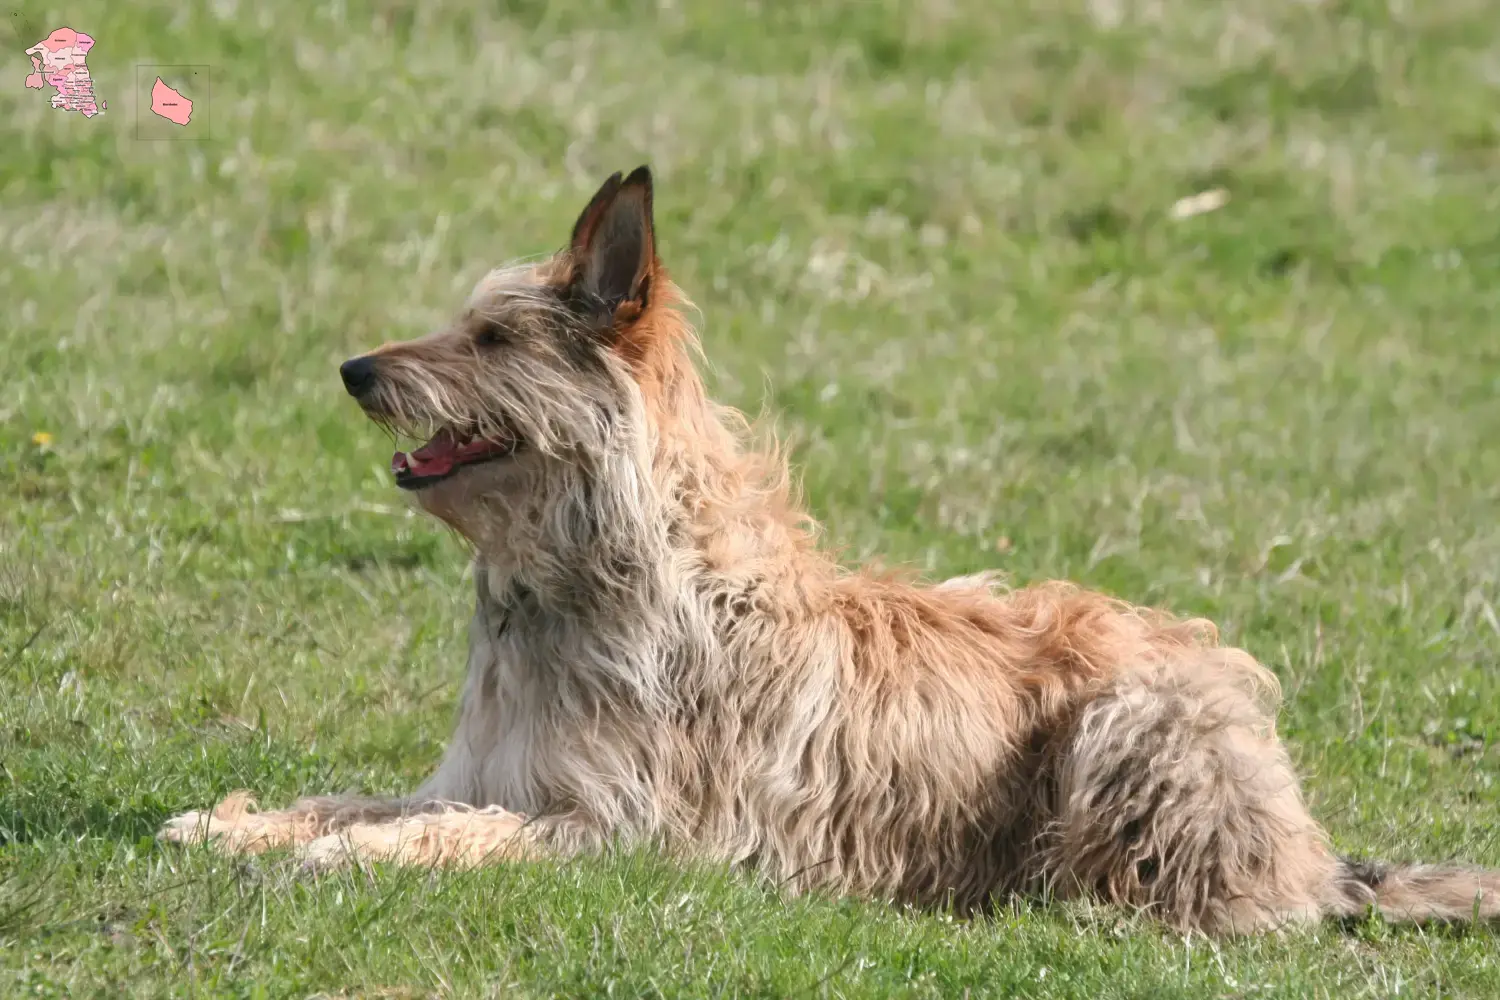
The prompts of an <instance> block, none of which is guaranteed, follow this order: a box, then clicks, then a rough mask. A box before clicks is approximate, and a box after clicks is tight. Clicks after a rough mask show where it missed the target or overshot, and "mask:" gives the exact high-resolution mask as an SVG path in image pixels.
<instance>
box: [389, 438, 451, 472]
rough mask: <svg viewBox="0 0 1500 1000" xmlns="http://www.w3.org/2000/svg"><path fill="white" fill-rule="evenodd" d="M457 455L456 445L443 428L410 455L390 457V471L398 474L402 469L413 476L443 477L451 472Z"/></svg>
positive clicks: (397, 453) (399, 453)
mask: <svg viewBox="0 0 1500 1000" xmlns="http://www.w3.org/2000/svg"><path fill="white" fill-rule="evenodd" d="M457 455H458V445H457V444H456V443H455V442H454V440H453V435H452V434H451V433H449V431H448V429H447V428H446V427H445V428H443V429H442V430H440V431H438V432H437V433H436V434H434V435H433V436H432V440H431V441H428V442H427V443H426V444H424V445H423V446H422V447H420V448H418V449H417V450H416V451H413V452H412V453H411V454H410V455H407V454H405V453H404V452H399V451H398V452H396V454H394V455H392V456H391V471H392V472H400V471H401V470H402V469H403V468H404V469H406V470H407V471H408V472H410V473H411V474H412V475H414V476H443V475H447V474H448V473H449V472H451V471H452V469H453V462H454V459H455V458H456V457H457Z"/></svg>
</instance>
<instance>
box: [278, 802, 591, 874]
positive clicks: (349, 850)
mask: <svg viewBox="0 0 1500 1000" xmlns="http://www.w3.org/2000/svg"><path fill="white" fill-rule="evenodd" d="M572 825H573V823H572V822H571V821H570V820H568V819H565V818H561V817H543V818H540V819H537V820H528V819H527V817H525V816H523V815H521V814H520V813H513V812H508V811H507V810H505V809H501V808H500V807H499V806H489V807H486V808H483V809H474V808H470V807H466V806H458V805H454V806H450V807H446V808H440V809H437V810H436V811H433V812H426V813H420V814H415V815H409V816H403V817H401V818H399V819H394V820H389V821H387V822H383V823H356V824H354V825H352V826H349V827H346V828H345V829H343V830H340V831H339V832H337V833H332V834H329V835H328V836H326V837H320V838H319V839H317V840H314V841H312V842H311V843H309V844H307V845H306V846H305V847H303V848H302V849H301V851H300V852H299V854H300V856H301V857H302V859H303V861H304V863H305V864H306V865H307V866H308V867H310V868H315V869H326V868H332V867H337V866H340V865H344V864H348V863H350V862H353V861H389V862H393V863H395V864H398V865H414V866H420V867H426V868H436V867H453V868H473V867H476V866H478V865H483V864H492V863H494V862H498V861H513V860H533V859H537V858H542V857H549V856H552V857H556V856H559V855H565V854H570V853H573V852H574V851H575V850H577V849H578V847H579V843H578V838H577V837H576V836H575V835H570V834H569V833H568V832H567V831H568V828H569V827H571V826H572Z"/></svg>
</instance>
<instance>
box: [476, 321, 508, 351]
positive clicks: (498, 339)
mask: <svg viewBox="0 0 1500 1000" xmlns="http://www.w3.org/2000/svg"><path fill="white" fill-rule="evenodd" d="M474 343H476V344H478V345H479V346H480V347H498V346H500V345H501V344H503V343H505V328H504V327H502V326H501V325H500V324H499V323H485V324H484V325H483V326H481V327H480V328H479V329H478V330H476V331H474Z"/></svg>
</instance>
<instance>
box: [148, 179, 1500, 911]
mask: <svg viewBox="0 0 1500 1000" xmlns="http://www.w3.org/2000/svg"><path fill="white" fill-rule="evenodd" d="M680 304H681V299H680V295H679V293H678V291H677V290H676V288H675V287H674V286H673V285H672V284H671V282H670V280H669V279H668V277H667V275H666V273H665V271H664V270H663V268H662V266H661V264H660V262H659V260H658V259H657V256H656V252H655V240H654V233H653V231H652V224H651V188H650V177H649V174H647V173H646V172H645V171H644V170H641V171H637V172H636V173H634V174H632V175H631V177H630V178H627V179H625V180H624V181H623V182H622V181H621V179H620V177H619V175H616V176H615V177H613V178H611V179H610V182H609V183H607V184H606V185H605V187H604V189H602V190H601V192H600V194H599V195H598V196H596V198H595V199H594V201H593V202H592V203H591V204H590V206H589V208H588V209H587V210H585V212H584V215H583V216H582V217H581V218H580V220H579V224H578V226H577V227H576V228H575V232H574V237H573V241H572V244H571V245H570V247H569V248H568V249H567V250H565V251H564V252H562V253H560V254H559V255H558V256H557V257H556V258H554V259H551V260H548V261H546V262H544V263H542V264H539V265H534V266H530V265H529V266H523V267H517V268H511V269H506V270H501V271H496V272H494V273H492V274H491V275H489V276H488V277H487V278H486V279H485V280H484V281H482V282H481V283H480V285H479V287H478V288H477V289H476V290H475V293H474V295H473V298H472V300H471V302H470V303H469V307H468V308H467V309H466V310H465V311H464V312H463V314H462V315H461V316H460V317H459V319H458V320H457V321H456V322H455V323H454V324H453V325H452V326H451V327H450V328H449V329H446V330H443V331H440V332H438V333H435V334H432V335H430V336H428V337H425V338H422V339H419V340H416V341H412V342H409V343H403V344H394V345H388V346H386V347H383V348H380V349H379V350H378V351H376V352H374V353H373V354H372V355H371V356H370V357H371V358H372V359H373V361H374V363H375V365H376V368H377V370H378V373H379V375H378V380H377V382H376V383H375V384H374V386H373V387H371V388H369V389H368V391H366V392H364V393H363V394H361V395H360V402H361V404H362V405H363V406H364V408H365V409H366V411H367V412H368V413H369V414H370V415H371V416H372V417H374V418H375V419H376V420H378V421H381V422H382V423H385V424H387V425H390V426H392V427H394V428H396V429H398V430H402V431H406V432H418V431H421V432H426V431H431V430H433V429H435V428H438V427H449V428H456V429H462V430H463V431H464V433H465V434H466V435H477V436H481V437H486V438H493V437H496V436H502V437H503V436H507V435H508V436H512V437H514V438H516V439H518V440H519V441H521V442H522V447H521V449H520V450H519V451H517V452H516V453H515V454H514V455H513V456H511V457H509V458H505V459H501V460H498V461H493V462H489V463H486V464H481V465H474V466H469V467H467V468H464V469H463V470H461V471H460V472H459V473H457V474H456V475H454V476H452V477H450V478H448V479H445V480H443V481H441V482H437V483H435V484H433V485H431V486H428V487H427V488H426V489H424V490H422V491H420V492H419V493H417V494H416V496H417V501H418V503H419V504H420V505H421V506H422V507H423V508H424V509H425V510H427V511H428V512H430V513H432V514H433V515H435V516H437V517H439V518H440V519H442V520H443V521H445V522H446V523H448V524H449V525H451V526H452V527H453V528H455V529H456V530H457V531H458V532H459V533H461V534H462V535H463V536H464V537H465V538H466V539H468V540H469V542H470V543H472V546H473V549H474V553H475V556H474V571H475V572H474V575H475V580H476V585H477V588H476V589H477V606H476V609H475V614H474V619H473V622H472V625H471V628H470V637H469V662H468V678H467V682H466V685H465V688H464V691H463V695H462V702H461V708H460V711H459V721H458V727H457V732H456V733H455V734H454V737H453V740H452V743H451V744H450V746H449V747H448V750H447V754H446V756H445V757H444V758H443V761H442V763H441V765H440V766H439V767H438V769H437V771H436V773H435V774H433V775H432V777H431V778H429V779H428V780H427V781H426V782H425V783H424V784H423V785H422V786H421V787H420V788H419V789H418V790H417V791H416V792H415V793H414V794H413V795H412V796H411V797H409V798H408V799H405V800H400V801H392V802H382V801H364V800H348V799H309V800H304V801H303V802H300V803H298V804H296V805H294V806H293V807H292V808H291V809H289V810H286V811H284V812H277V813H265V814H260V813H255V812H252V811H250V810H249V809H248V804H247V802H245V801H244V800H243V799H235V800H233V801H231V802H228V803H226V804H225V805H222V806H221V807H220V809H219V810H218V811H217V812H216V813H215V814H211V815H207V816H205V815H201V814H198V813H189V814H187V815H186V816H183V817H179V818H178V819H176V820H173V821H172V822H171V823H169V824H168V827H167V828H166V830H165V831H164V836H167V837H169V838H171V839H177V840H195V839H202V838H207V839H209V840H212V841H214V842H216V843H218V844H219V845H220V846H222V847H224V848H225V849H229V850H237V851H253V850H261V849H265V848H267V847H274V846H283V845H301V848H302V850H303V851H304V853H305V854H306V856H307V857H308V858H309V860H310V861H312V862H314V863H318V864H329V863H337V862H339V861H341V860H346V859H347V858H349V857H351V856H364V857H372V858H392V859H396V860H401V861H407V862H416V863H439V862H453V863H477V862H479V861H481V860H484V859H486V858H495V857H515V856H541V855H560V854H569V853H573V852H578V851H585V850H597V849H599V848H602V847H604V846H605V845H608V844H616V843H625V844H634V843H648V844H655V845H659V846H661V847H663V848H665V849H668V850H674V851H680V852H684V853H687V854H690V855H694V856H698V857H701V858H707V859H715V860H720V861H727V862H731V863H734V864H737V865H742V866H744V867H746V868H750V869H753V870H755V871H758V872H761V873H764V874H765V875H767V876H769V877H770V878H771V879H773V880H774V881H776V882H777V883H780V884H783V885H787V886H790V887H793V888H809V887H823V888H826V889H831V890H834V891H838V892H845V893H857V894H862V895H868V896H875V897H881V898H891V899H898V900H906V901H911V902H914V903H919V904H926V905H948V904H951V905H953V906H955V907H957V908H958V909H959V910H961V911H969V910H973V909H975V908H978V907H982V906H984V905H986V904H987V903H989V902H990V901H992V900H995V899H997V898H1003V897H1004V896H1005V895H1006V894H1010V893H1042V892H1046V893H1051V894H1053V895H1055V896H1058V897H1064V898H1067V897H1077V896H1085V895H1086V896H1091V897H1096V898H1100V899H1104V900H1110V901H1115V902H1118V903H1120V904H1124V905H1127V906H1130V907H1136V908H1141V909H1144V910H1147V911H1149V912H1150V913H1152V914H1154V915H1156V916H1157V917H1159V918H1160V919H1162V920H1163V921H1166V922H1167V923H1169V924H1171V925H1173V926H1175V927H1178V928H1183V929H1201V930H1204V931H1208V932H1233V931H1252V930H1258V929H1264V928H1268V927H1272V926H1276V925H1278V924H1280V923H1282V922H1285V921H1300V920H1310V919H1314V918H1318V917H1322V916H1327V915H1353V914H1358V913H1361V912H1363V911H1364V910H1365V909H1366V908H1367V907H1370V906H1375V907H1378V908H1379V909H1380V910H1382V911H1384V912H1385V913H1386V914H1388V915H1390V916H1392V917H1414V918H1430V917H1445V918H1465V917H1470V916H1475V915H1481V916H1486V917H1491V916H1494V915H1496V914H1497V913H1500V877H1497V876H1496V874H1494V873H1491V872H1488V871H1479V870H1467V869H1461V868H1456V867H1454V868H1423V867H1407V868H1396V869H1391V870H1384V869H1380V868H1377V867H1375V866H1371V865H1363V864H1357V863H1354V862H1349V861H1345V860H1342V859H1340V858H1338V857H1336V856H1335V855H1333V854H1332V853H1331V852H1330V851H1329V849H1328V846H1327V842H1326V838H1325V836H1324V833H1323V831H1322V829H1321V828H1320V827H1319V826H1318V824H1317V823H1315V822H1314V821H1313V819H1312V818H1311V816H1310V815H1309V814H1308V812H1307V810H1306V808H1305V807H1304V805H1303V801H1302V797H1301V793H1300V791H1299V787H1298V782H1297V779H1296V776H1295V775H1294V774H1293V771H1292V768H1291V766H1290V763H1289V761H1288V759H1287V755H1286V753H1285V751H1284V749H1283V748H1282V746H1281V744H1280V742H1279V741H1278V739H1277V736H1276V733H1275V729H1274V717H1275V712H1276V706H1277V701H1278V690H1277V684H1276V681H1275V678H1274V677H1273V676H1272V675H1271V673H1270V672H1269V671H1267V670H1266V669H1265V668H1263V667H1262V666H1261V665H1259V664H1258V663H1257V662H1256V661H1255V660H1254V659H1253V658H1252V657H1251V656H1249V655H1248V654H1247V653H1245V652H1243V651H1241V650H1238V649H1231V648H1225V647H1222V646H1220V645H1218V642H1217V636H1216V632H1215V629H1214V627H1213V626H1212V625H1211V624H1210V623H1208V622H1206V621H1202V620H1192V621H1179V620H1175V619H1173V618H1171V617H1169V616H1167V615H1165V614H1162V613H1159V612H1155V611H1149V610H1145V609H1141V608H1137V607H1132V606H1130V605H1127V604H1124V603H1121V602H1119V601H1116V600H1112V599H1110V598H1107V597H1104V596H1101V595H1098V594H1092V593H1087V592H1084V591H1082V590H1079V589H1077V588H1075V587H1072V586H1069V585H1066V584H1062V583H1050V584H1045V585H1042V586H1036V587H1031V588H1027V589H1019V590H1007V589H1004V588H1000V587H998V586H996V585H994V584H992V583H990V582H989V581H988V580H986V579H983V578H971V579H961V580H954V581H949V582H948V583H946V584H941V585H938V586H935V587H923V586H917V585H914V584H913V583H910V582H907V581H905V580H903V579H900V578H898V577H895V576H890V575H880V574H876V573H874V572H868V571H848V570H844V569H841V568H840V567H839V566H837V565H836V564H835V563H834V562H833V561H832V560H831V559H830V558H829V557H828V556H827V555H825V554H824V553H823V552H822V551H820V550H819V549H818V548H817V546H816V545H815V541H814V534H813V526H812V525H811V524H810V522H809V521H808V519H807V517H806V516H805V515H804V514H803V513H802V512H801V510H800V509H799V507H798V506H797V504H796V503H795V502H794V500H793V497H792V495H791V493H790V491H789V487H788V479H787V474H786V466H785V463H784V462H783V461H782V460H781V459H780V457H779V456H778V455H776V454H775V453H774V452H769V451H763V450H757V449H756V448H754V447H751V446H750V444H749V440H750V439H749V437H748V434H747V427H746V425H745V422H744V421H743V420H742V419H741V418H740V417H739V416H738V415H737V414H736V413H734V412H732V411H730V410H728V409H725V408H723V407H720V406H718V405H716V404H714V403H713V402H711V401H710V400H709V399H708V398H707V397H706V396H705V393H704V388H703V383H702V382H701V380H700V379H699V377H698V374H697V372H696V370H695V367H694V364H693V360H694V351H695V347H696V344H695V340H694V336H693V333H692V331H691V330H690V329H689V327H688V326H687V324H686V322H685V321H684V319H683V317H682V314H681V312H680V310H679V308H678V306H679V305H680ZM351 391H352V390H351Z"/></svg>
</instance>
